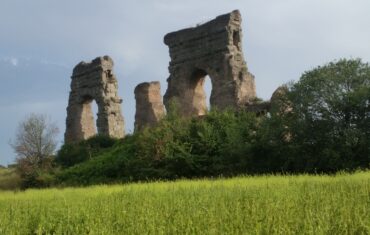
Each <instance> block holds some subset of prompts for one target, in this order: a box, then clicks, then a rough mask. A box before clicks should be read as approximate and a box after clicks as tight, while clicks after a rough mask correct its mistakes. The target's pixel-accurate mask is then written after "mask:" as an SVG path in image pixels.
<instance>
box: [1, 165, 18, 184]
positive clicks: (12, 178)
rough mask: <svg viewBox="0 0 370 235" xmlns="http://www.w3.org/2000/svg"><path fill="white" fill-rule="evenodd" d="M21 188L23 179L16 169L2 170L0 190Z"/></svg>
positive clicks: (3, 168)
mask: <svg viewBox="0 0 370 235" xmlns="http://www.w3.org/2000/svg"><path fill="white" fill-rule="evenodd" d="M20 186H21V178H20V176H19V175H18V174H17V172H16V171H15V169H14V168H5V167H2V168H0V190H17V189H19V188H20Z"/></svg>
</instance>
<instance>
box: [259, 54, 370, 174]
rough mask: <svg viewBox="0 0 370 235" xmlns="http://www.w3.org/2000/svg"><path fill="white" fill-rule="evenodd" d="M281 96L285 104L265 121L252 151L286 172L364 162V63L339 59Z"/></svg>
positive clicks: (367, 70) (368, 138) (368, 122)
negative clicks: (257, 150) (256, 150)
mask: <svg viewBox="0 0 370 235" xmlns="http://www.w3.org/2000/svg"><path fill="white" fill-rule="evenodd" d="M285 98H286V99H285V100H284V101H285V103H283V104H282V105H285V107H289V108H288V109H285V110H286V111H284V112H280V113H275V114H273V116H272V118H271V120H269V121H268V122H269V123H268V125H266V130H265V136H263V139H262V140H261V141H260V146H259V147H260V148H259V150H260V151H261V152H260V153H258V154H257V155H265V156H268V158H270V160H272V161H275V164H276V165H279V166H280V167H282V169H284V170H286V171H292V170H293V171H299V172H336V171H338V170H345V169H348V170H352V169H356V168H367V167H369V166H370V165H369V164H370V67H369V65H368V64H364V63H362V62H361V60H339V61H337V62H332V63H329V64H327V65H324V66H322V67H318V68H315V69H313V70H312V71H309V72H306V73H304V74H303V75H302V77H301V79H300V80H299V82H297V83H295V84H292V85H291V86H290V87H289V92H288V93H287V94H286V97H285ZM283 110H284V109H283ZM287 137H289V138H288V139H287Z"/></svg>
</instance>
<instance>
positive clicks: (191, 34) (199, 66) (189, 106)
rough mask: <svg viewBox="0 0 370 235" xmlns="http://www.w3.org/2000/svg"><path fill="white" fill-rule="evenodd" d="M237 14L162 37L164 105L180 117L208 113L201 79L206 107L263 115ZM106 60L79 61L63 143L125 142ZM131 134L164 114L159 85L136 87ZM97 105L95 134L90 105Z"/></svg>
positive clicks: (265, 107)
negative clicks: (99, 138) (208, 85)
mask: <svg viewBox="0 0 370 235" xmlns="http://www.w3.org/2000/svg"><path fill="white" fill-rule="evenodd" d="M241 22H242V19H241V15H240V13H239V11H233V12H231V13H229V14H225V15H221V16H218V17H217V18H215V19H214V20H211V21H209V22H207V23H205V24H202V25H197V26H196V27H193V28H187V29H183V30H180V31H177V32H172V33H169V34H167V35H166V36H165V38H164V43H165V44H166V45H168V47H169V52H170V57H171V61H170V63H169V72H170V76H169V78H168V79H167V82H168V88H167V91H166V93H165V95H164V97H163V102H164V104H165V106H166V108H167V109H168V108H169V107H170V105H171V103H172V102H174V103H175V104H176V105H178V107H177V109H178V110H179V111H180V112H181V114H182V115H184V116H202V115H204V114H206V111H207V106H206V94H205V91H204V82H205V78H206V76H207V75H208V76H209V77H210V79H211V82H212V91H211V97H210V104H211V106H212V107H216V108H218V109H225V108H234V109H237V110H238V109H244V110H247V111H251V112H256V113H261V114H263V113H266V112H267V111H268V110H269V109H270V102H264V103H262V104H261V103H256V102H255V100H256V89H255V83H254V76H253V75H252V74H251V73H250V72H249V71H248V68H247V64H246V62H245V59H244V55H243V51H242V29H241ZM112 69H113V61H112V59H111V58H110V57H108V56H104V57H98V58H96V59H95V60H93V61H92V62H90V63H85V62H81V63H79V64H78V65H77V66H76V67H75V68H74V70H73V75H72V84H71V92H70V97H69V104H68V108H67V128H66V133H65V142H66V143H68V142H77V141H80V140H84V139H87V138H89V137H91V136H94V135H96V134H97V133H98V134H102V135H107V136H111V137H116V138H122V137H124V120H123V117H122V115H121V107H120V105H121V102H122V100H121V99H120V98H119V97H118V95H117V80H116V78H115V76H114V74H113V72H112ZM135 99H136V114H135V131H138V130H141V129H143V128H144V127H146V126H153V125H155V123H157V122H158V121H159V120H160V119H161V118H162V117H163V116H164V115H165V107H164V105H163V102H162V97H161V93H160V83H159V82H150V83H141V84H139V85H138V86H137V87H136V88H135ZM93 100H95V101H96V102H97V105H98V118H97V123H96V124H97V125H96V126H97V128H98V130H97V132H96V130H95V124H94V117H93V113H92V109H91V102H92V101H93Z"/></svg>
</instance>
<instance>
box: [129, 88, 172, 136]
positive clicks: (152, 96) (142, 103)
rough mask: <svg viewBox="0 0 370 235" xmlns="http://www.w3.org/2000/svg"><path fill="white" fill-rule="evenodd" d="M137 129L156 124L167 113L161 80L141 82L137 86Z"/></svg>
mask: <svg viewBox="0 0 370 235" xmlns="http://www.w3.org/2000/svg"><path fill="white" fill-rule="evenodd" d="M135 99H136V114H135V131H139V130H141V129H143V128H144V127H148V126H153V125H155V124H156V123H157V122H158V121H159V120H160V119H162V118H163V117H164V115H165V108H164V105H163V102H162V96H161V85H160V83H159V82H150V83H149V82H144V83H140V84H139V85H137V86H136V88H135Z"/></svg>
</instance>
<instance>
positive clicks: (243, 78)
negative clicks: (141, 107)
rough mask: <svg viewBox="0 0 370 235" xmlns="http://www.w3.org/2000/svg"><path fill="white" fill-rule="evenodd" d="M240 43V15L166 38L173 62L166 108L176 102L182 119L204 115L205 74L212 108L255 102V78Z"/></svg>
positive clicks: (171, 63)
mask: <svg viewBox="0 0 370 235" xmlns="http://www.w3.org/2000/svg"><path fill="white" fill-rule="evenodd" d="M241 40H242V29H241V16H240V13H239V11H233V12H231V13H229V14H226V15H222V16H219V17H217V18H216V19H214V20H212V21H209V22H207V23H205V24H202V25H199V26H197V27H194V28H188V29H183V30H180V31H177V32H173V33H169V34H167V35H166V36H165V38H164V42H165V44H166V45H168V47H169V51H170V57H171V61H170V65H169V72H170V76H169V78H168V79H167V82H168V89H167V91H166V93H165V95H164V97H163V98H164V103H165V105H166V107H167V108H168V107H169V106H170V103H171V100H176V102H177V103H179V104H178V106H179V108H180V111H181V112H182V114H183V115H203V114H204V113H205V111H206V106H205V105H204V104H205V98H204V95H205V94H204V90H203V92H202V91H201V90H202V89H200V88H202V78H199V77H202V76H203V75H204V74H208V75H209V77H210V78H211V81H212V91H211V98H210V103H211V106H212V107H217V108H219V109H224V108H228V107H230V108H240V107H244V106H245V105H246V104H248V103H249V102H250V101H251V100H253V99H254V98H255V97H256V91H255V84H254V76H253V75H252V74H251V73H250V72H249V71H248V68H247V65H246V62H245V60H244V56H243V52H242V44H241ZM203 77H204V76H203ZM203 80H204V79H203ZM202 97H203V98H202Z"/></svg>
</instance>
